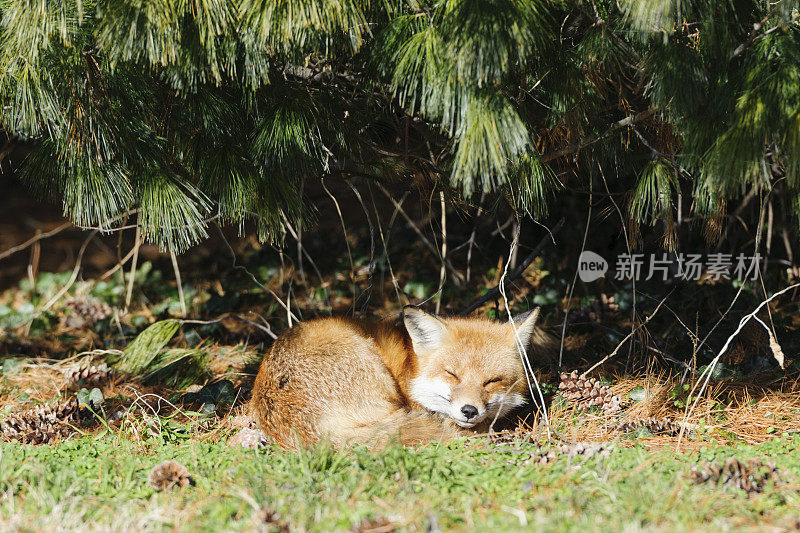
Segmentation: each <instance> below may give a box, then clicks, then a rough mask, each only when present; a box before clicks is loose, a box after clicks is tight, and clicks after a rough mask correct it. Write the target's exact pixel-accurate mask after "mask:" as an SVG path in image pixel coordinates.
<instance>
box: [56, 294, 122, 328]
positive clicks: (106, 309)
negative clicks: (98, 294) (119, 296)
mask: <svg viewBox="0 0 800 533" xmlns="http://www.w3.org/2000/svg"><path fill="white" fill-rule="evenodd" d="M65 306H66V308H67V309H70V310H72V311H74V312H75V313H76V314H78V315H79V316H80V317H81V318H83V319H84V320H86V322H87V323H88V324H89V325H93V324H95V323H96V322H98V321H100V320H103V319H106V318H108V317H110V316H111V315H113V314H114V308H113V307H111V306H110V305H108V304H107V303H105V302H101V301H100V300H96V299H94V298H71V299H69V300H67V303H66V304H65Z"/></svg>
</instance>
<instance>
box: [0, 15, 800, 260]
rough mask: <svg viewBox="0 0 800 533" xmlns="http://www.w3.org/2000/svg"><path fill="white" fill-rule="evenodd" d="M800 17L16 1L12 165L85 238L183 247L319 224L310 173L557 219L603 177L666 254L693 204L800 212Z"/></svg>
mask: <svg viewBox="0 0 800 533" xmlns="http://www.w3.org/2000/svg"><path fill="white" fill-rule="evenodd" d="M798 17H799V15H798V8H797V2H796V1H790V0H779V1H773V2H765V1H763V0H723V1H716V0H624V1H623V0H620V1H619V2H617V1H602V0H601V1H592V2H579V1H551V0H542V1H530V0H435V1H434V0H382V1H369V0H336V1H333V0H292V1H290V0H269V1H267V0H205V1H199V0H192V1H188V2H184V1H176V0H103V1H99V2H98V1H95V0H85V1H84V0H0V129H1V130H2V133H0V136H2V137H5V139H2V138H0V142H2V141H3V140H5V141H6V145H5V146H4V147H3V148H0V158H2V157H4V156H5V155H6V154H7V153H8V150H7V147H8V146H9V145H11V144H13V143H24V144H25V145H26V146H27V148H28V150H29V153H28V155H27V156H26V157H25V159H24V161H20V162H18V163H17V164H18V165H19V167H20V172H21V177H22V179H23V180H24V181H25V182H26V183H27V184H29V186H30V187H31V188H32V189H34V190H35V191H37V192H38V193H40V194H41V195H42V196H43V197H48V198H58V199H60V201H61V202H62V203H63V209H64V213H65V214H66V215H67V216H68V217H70V218H71V219H72V220H73V221H74V222H75V223H76V224H78V225H80V226H85V227H99V228H101V229H106V230H108V229H112V228H114V227H117V226H120V225H123V224H125V223H126V220H127V223H130V222H131V220H135V221H136V223H137V224H138V225H139V227H140V228H141V231H142V234H143V236H144V237H145V238H147V239H148V240H150V241H151V242H155V243H157V244H159V245H160V246H162V247H164V248H170V249H174V250H178V251H181V250H184V249H186V248H187V247H188V246H191V245H192V244H194V243H196V242H198V241H200V240H201V239H202V238H203V237H204V236H205V235H206V232H207V227H208V224H209V223H210V222H211V221H212V220H218V221H220V222H224V223H232V224H236V225H239V227H242V225H243V224H244V222H245V221H247V220H254V221H256V222H257V224H258V228H259V235H260V237H261V238H263V239H269V238H272V237H274V236H275V235H276V231H277V230H278V229H279V227H280V225H281V223H282V222H283V221H285V220H287V219H288V220H292V219H296V218H298V217H301V218H304V217H308V215H309V213H308V210H309V209H311V208H310V207H309V206H306V205H305V204H304V202H303V198H302V190H303V183H304V182H305V181H306V180H309V179H319V178H320V177H321V176H345V177H349V176H363V177H367V178H371V179H384V178H386V177H399V178H402V177H406V176H410V175H413V174H422V175H425V176H428V177H431V178H432V179H434V180H435V181H436V183H437V184H438V185H439V186H441V187H448V188H450V189H451V191H452V192H453V193H454V194H455V195H460V196H462V197H467V196H470V195H472V194H474V193H475V192H478V191H486V192H493V193H497V196H498V197H499V198H505V199H507V200H508V201H510V202H511V203H512V204H513V206H514V207H515V208H517V209H520V210H524V211H527V212H528V213H530V214H532V215H534V216H541V215H542V214H544V213H545V211H546V206H547V205H548V201H549V198H550V197H549V196H548V195H549V194H550V193H551V191H553V190H554V189H556V188H558V187H559V186H560V184H561V182H563V181H565V180H567V179H573V176H592V175H594V174H597V173H598V172H603V175H604V177H605V176H608V177H609V178H611V177H616V178H618V179H620V180H629V182H630V183H628V184H626V185H625V186H626V187H629V188H630V192H631V194H630V202H629V204H628V208H629V211H630V215H631V218H632V220H634V221H638V222H645V223H655V222H661V223H663V225H664V228H665V237H666V241H667V244H670V242H671V232H672V231H673V228H674V225H675V223H674V216H675V215H674V210H675V209H674V206H675V200H676V197H677V195H678V193H679V191H680V190H681V187H689V188H690V189H691V190H692V191H693V193H694V196H695V204H694V205H695V208H696V210H697V213H698V215H706V216H708V217H709V219H710V220H716V219H717V218H719V217H720V216H721V215H722V214H723V213H724V210H725V208H726V201H728V200H730V199H735V198H737V197H739V196H741V195H743V194H744V193H745V192H746V191H750V190H771V189H773V188H780V189H781V190H782V191H785V197H788V198H791V199H792V201H791V204H792V207H791V208H789V210H790V211H791V212H792V213H794V214H795V215H796V214H798V213H800V193H798V191H800V157H798V156H800V33H799V30H800V27H798ZM557 175H558V176H559V178H556V176H557ZM626 183H627V182H626ZM312 207H313V206H312ZM129 219H130V220H129Z"/></svg>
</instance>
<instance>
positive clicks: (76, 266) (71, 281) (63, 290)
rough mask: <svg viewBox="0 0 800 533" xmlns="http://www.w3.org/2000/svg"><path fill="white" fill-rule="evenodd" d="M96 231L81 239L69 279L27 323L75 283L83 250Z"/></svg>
mask: <svg viewBox="0 0 800 533" xmlns="http://www.w3.org/2000/svg"><path fill="white" fill-rule="evenodd" d="M97 233H98V231H97V230H94V231H92V232H91V233H90V234H89V236H88V237H87V238H86V240H85V241H83V244H82V245H81V248H80V250H79V251H78V258H77V259H76V260H75V267H74V268H73V269H72V274H71V275H70V277H69V280H67V283H66V284H64V286H63V287H61V289H60V290H59V291H58V292H57V293H56V294H55V296H53V297H52V298H50V300H48V301H47V303H46V304H44V305H43V306H42V307H41V309H39V310H38V311H37V312H36V313H35V314H34V315H33V316H32V317H31V319H30V320H29V321H28V324H30V323H31V322H33V320H34V319H35V318H37V317H39V316H41V314H42V313H44V312H45V311H47V310H48V309H50V308H51V307H52V306H53V305H54V304H55V303H56V302H57V301H59V300H60V299H61V297H62V296H64V295H65V294H66V293H67V291H68V290H69V288H70V287H72V284H73V283H75V280H76V279H78V272H80V270H81V262H82V261H83V254H84V252H86V248H87V247H88V246H89V243H90V242H92V239H94V237H95V236H96V235H97Z"/></svg>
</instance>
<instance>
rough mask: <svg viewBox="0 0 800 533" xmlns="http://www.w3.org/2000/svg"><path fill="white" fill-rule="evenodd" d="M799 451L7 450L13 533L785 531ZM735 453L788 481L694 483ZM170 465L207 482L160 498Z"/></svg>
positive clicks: (75, 446)
mask: <svg viewBox="0 0 800 533" xmlns="http://www.w3.org/2000/svg"><path fill="white" fill-rule="evenodd" d="M628 442H630V441H628ZM799 443H800V439H798V438H796V437H792V436H784V437H780V438H776V439H775V440H772V441H769V442H767V443H765V444H762V445H759V446H746V445H738V446H735V447H733V446H718V445H714V444H713V443H712V444H709V445H707V446H703V447H701V448H695V449H694V450H693V451H683V452H680V453H676V452H675V450H674V446H673V447H670V448H654V449H648V448H646V447H644V446H642V445H640V444H636V445H635V446H633V447H624V446H622V443H616V445H614V446H613V447H612V451H611V453H610V454H609V455H608V456H607V457H603V456H600V455H595V456H592V457H588V458H584V457H574V458H569V457H566V456H561V457H559V458H558V459H557V460H555V461H554V462H552V463H549V464H538V463H537V462H536V461H534V460H530V457H531V454H534V455H535V454H536V451H537V447H536V446H535V445H533V444H531V443H515V444H508V445H488V444H486V445H484V444H481V445H476V444H475V443H474V442H472V443H468V442H464V441H459V442H453V443H450V444H447V445H435V444H432V445H429V446H424V447H419V448H415V449H411V448H409V449H402V448H399V447H393V448H389V449H386V450H384V451H382V452H379V453H373V452H368V451H366V450H361V449H355V450H350V451H340V452H336V451H332V450H330V449H327V448H325V447H319V448H316V449H313V450H308V451H300V452H286V451H281V450H276V449H262V450H258V451H250V450H245V449H234V448H229V447H227V446H226V445H225V444H224V442H219V443H210V442H203V441H194V440H178V441H173V442H166V439H165V438H163V436H161V437H157V438H150V439H149V440H144V441H142V442H140V443H135V442H133V441H131V440H128V439H123V438H120V437H117V436H115V435H111V434H105V435H100V436H96V437H84V438H82V439H78V440H75V441H70V442H65V443H63V444H60V445H56V446H38V447H32V446H21V445H16V444H2V445H0V491H2V495H1V496H0V516H2V520H0V530H21V531H43V530H76V529H81V530H88V529H94V530H115V531H121V530H138V531H150V530H153V531H163V530H172V531H199V530H208V531H229V530H231V531H236V530H254V529H263V530H280V529H283V530H290V531H304V530H307V531H349V530H357V531H358V530H360V531H366V530H370V528H373V530H374V531H393V530H395V529H394V528H396V530H400V531H430V530H435V529H437V528H440V529H442V530H469V529H474V528H479V529H481V530H484V531H515V530H519V529H520V528H521V527H523V526H524V527H525V528H527V529H530V530H535V531H640V530H643V531H663V530H670V531H697V530H706V531H719V530H726V529H743V530H770V531H772V530H776V529H778V530H781V529H783V528H792V527H796V524H797V521H798V517H800V506H798V504H799V503H800V493H798V485H797V484H796V479H797V477H798V475H799V474H800V450H798V444H799ZM692 444H693V445H696V443H692ZM732 455H735V456H736V457H737V458H739V459H742V460H745V459H749V458H759V459H762V460H767V461H774V462H775V463H776V465H777V467H778V468H779V469H780V470H782V472H783V474H784V476H785V478H786V482H784V483H782V484H779V485H776V484H772V483H769V484H767V486H766V487H765V489H764V491H763V492H762V493H755V494H748V493H746V492H745V491H743V490H741V489H737V488H734V487H732V486H728V485H717V484H712V483H703V484H694V483H692V481H691V480H690V479H689V478H688V477H687V474H688V472H690V470H691V467H692V466H694V465H697V464H699V463H700V462H701V461H702V460H708V461H715V460H716V461H719V460H722V459H724V458H726V457H729V456H732ZM167 459H174V460H177V461H179V462H180V463H182V464H184V465H185V466H186V467H187V468H188V469H189V471H190V472H191V473H192V474H193V479H194V485H193V486H190V487H187V488H185V489H182V490H174V491H171V492H157V491H155V490H153V489H152V488H150V486H149V485H148V483H147V477H148V473H149V472H150V469H151V468H152V467H153V466H154V465H156V464H158V463H159V462H161V461H163V460H167ZM359 528H361V529H359Z"/></svg>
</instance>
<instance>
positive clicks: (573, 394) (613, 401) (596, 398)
mask: <svg viewBox="0 0 800 533" xmlns="http://www.w3.org/2000/svg"><path fill="white" fill-rule="evenodd" d="M558 391H559V393H560V394H561V396H563V397H564V398H566V399H567V400H569V401H570V402H575V403H577V405H578V409H588V408H590V407H594V406H597V407H600V408H601V409H602V410H603V411H604V412H608V413H611V412H615V411H619V409H620V404H621V402H622V400H621V398H620V396H619V395H614V389H613V388H611V387H609V386H607V385H603V384H601V383H600V382H599V381H597V380H596V379H594V378H586V377H582V376H579V375H578V371H577V370H573V371H572V372H571V373H570V374H567V373H566V372H562V373H561V383H559V384H558Z"/></svg>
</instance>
